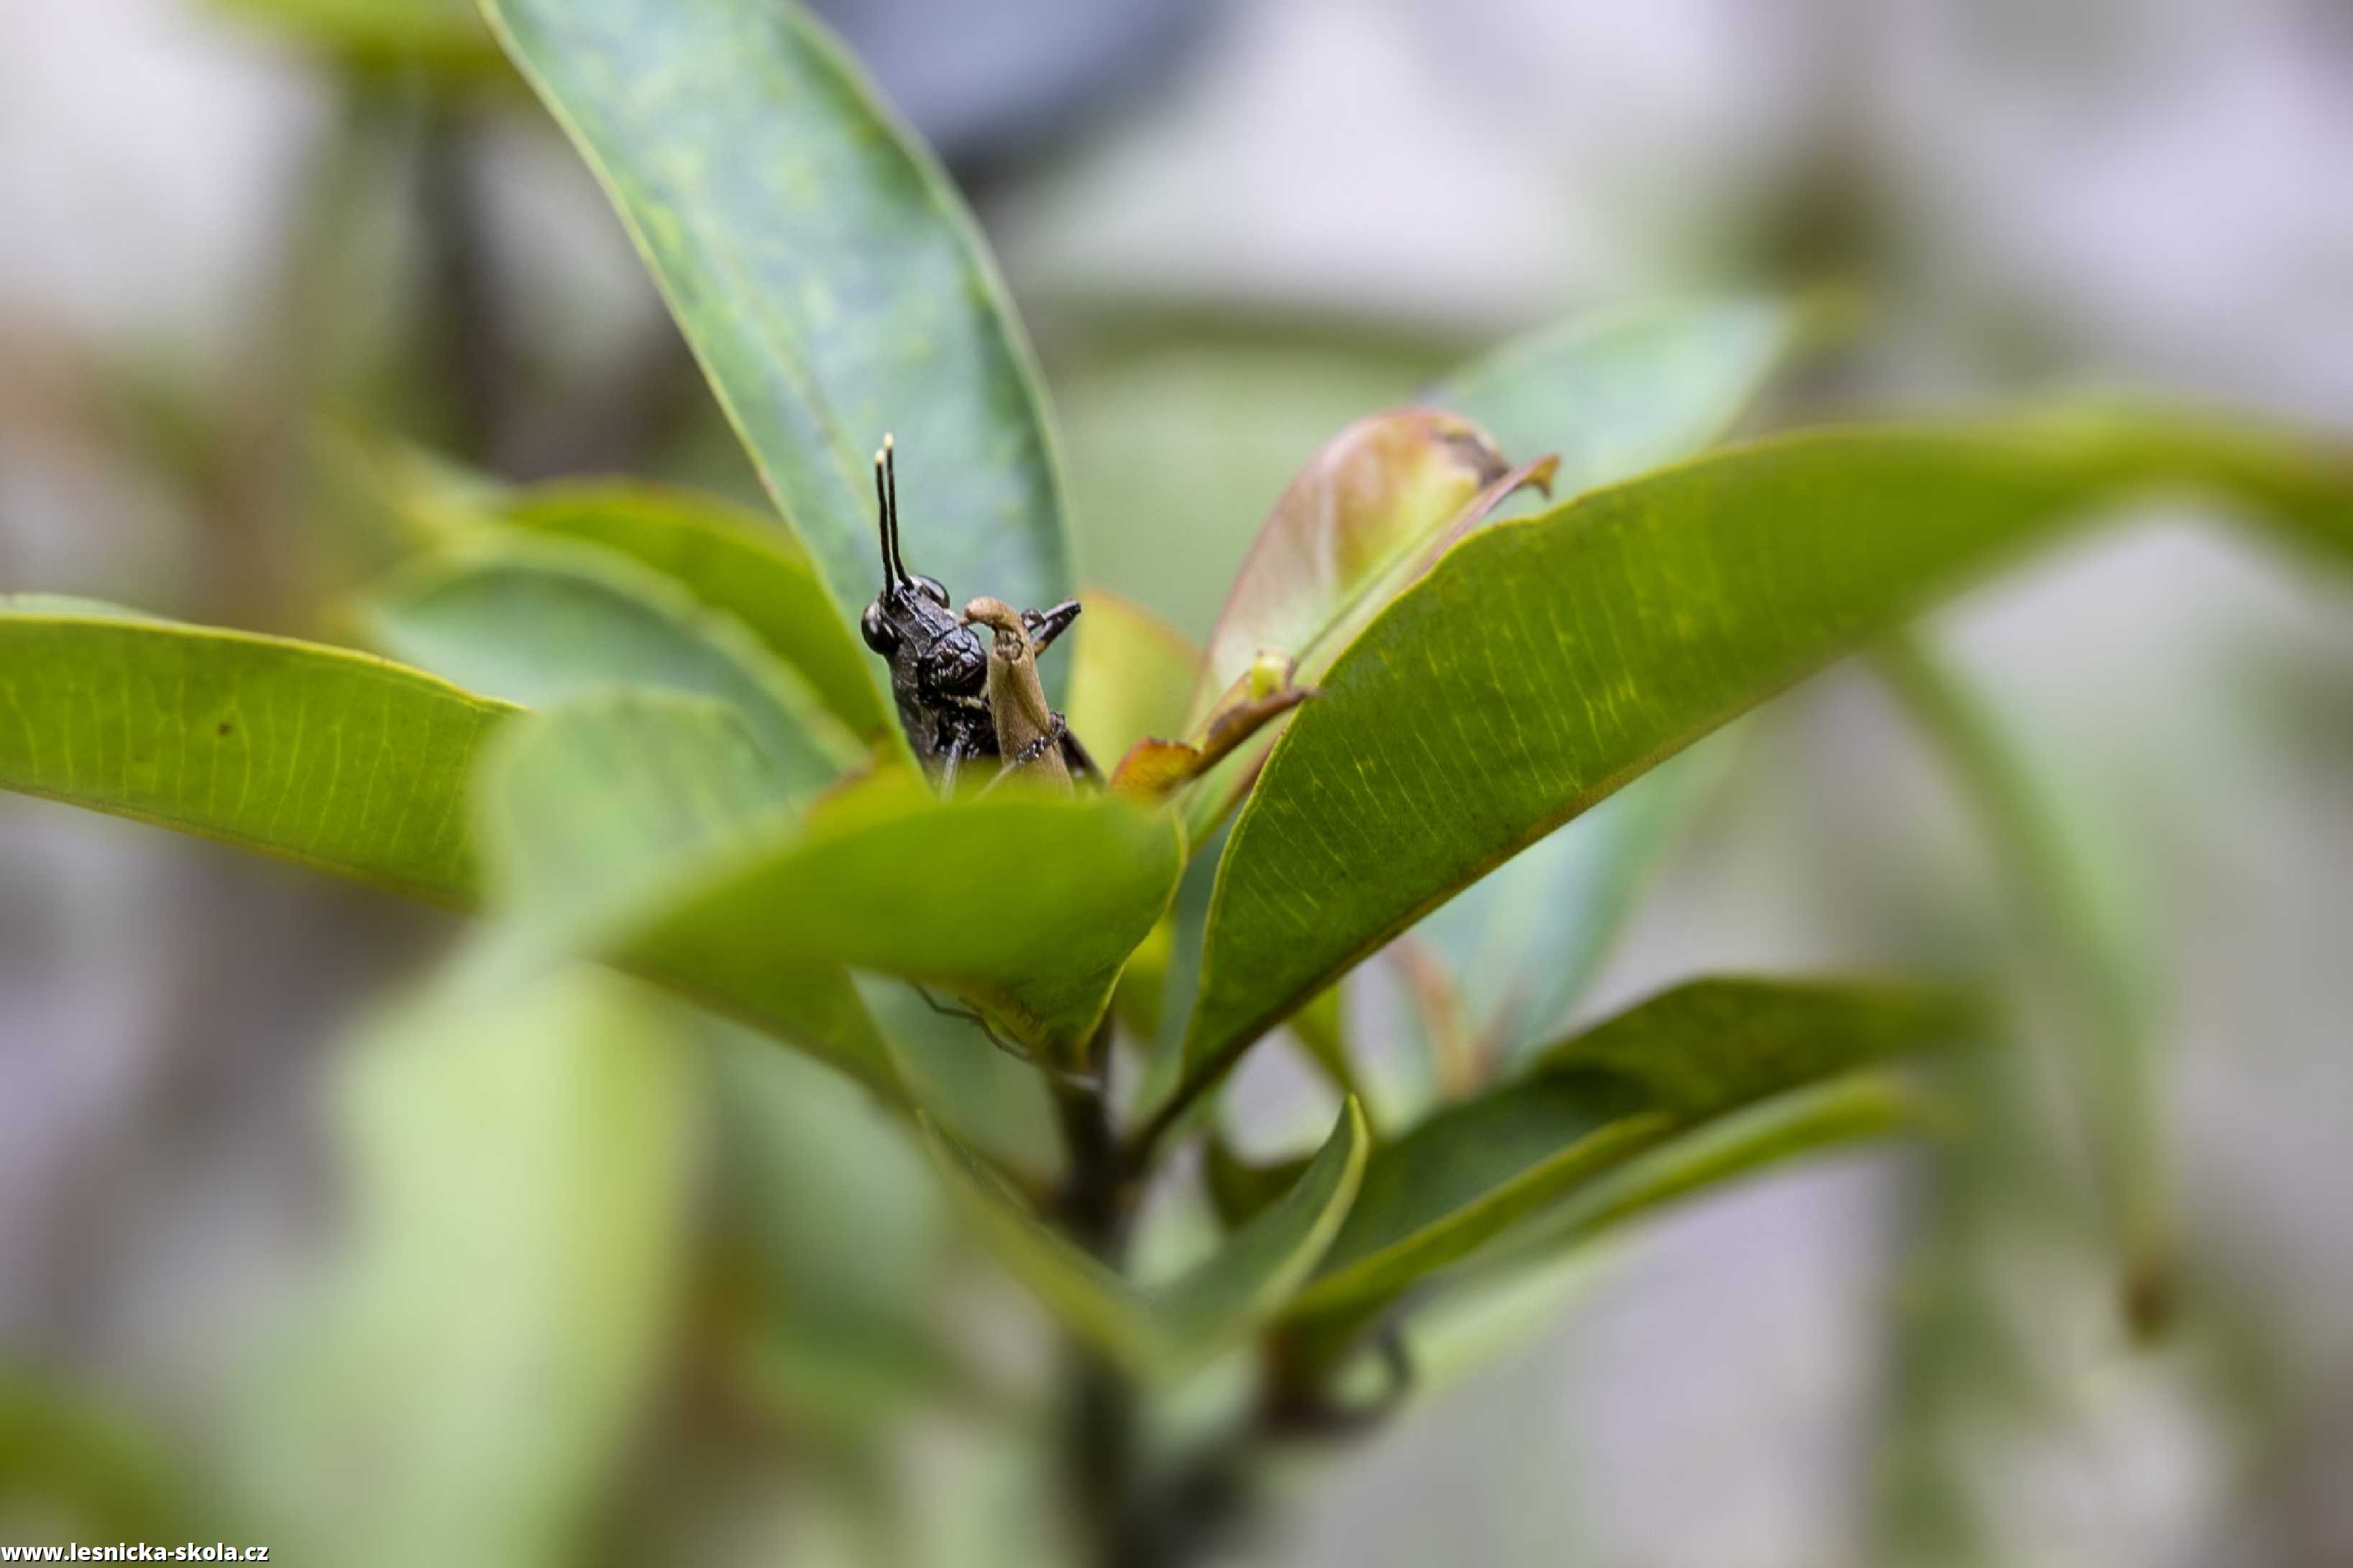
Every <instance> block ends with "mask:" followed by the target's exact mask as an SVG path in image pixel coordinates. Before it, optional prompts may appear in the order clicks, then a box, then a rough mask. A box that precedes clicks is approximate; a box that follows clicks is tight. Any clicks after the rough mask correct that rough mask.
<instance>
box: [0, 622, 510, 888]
mask: <svg viewBox="0 0 2353 1568" xmlns="http://www.w3.org/2000/svg"><path fill="white" fill-rule="evenodd" d="M513 712H514V710H513V709H512V708H511V707H509V706H508V705H507V704H505V703H503V702H497V701H491V700H486V699H483V698H480V697H476V696H473V695H471V694H470V693H468V692H464V691H460V690H459V689H457V688H456V687H454V686H451V685H449V684H448V683H447V682H446V681H443V680H441V679H438V678H437V677H434V676H431V675H427V674H426V673H424V672H423V671H421V670H416V669H408V668H403V667H401V666H399V665H396V664H390V663H387V662H385V660H383V659H380V658H375V657H374V656H372V655H369V654H363V653H353V652H350V651H349V650H347V649H343V648H334V647H322V646H319V645H317V644H312V643H301V642H292V641H288V640H286V639H284V638H280V637H257V636H250V635H247V634H244V633H237V632H225V631H215V630H211V629H208V628H205V627H199V626H181V625H178V624H175V623H173V622H169V621H156V620H147V619H143V618H141V617H137V616H132V615H130V614H128V613H127V612H112V613H105V614H91V613H72V614H62V615H60V614H44V613H38V612H26V611H10V612H5V613H0V787H5V788H8V789H12V790H16V791H18V792H20V793H22V794H26V795H46V796H48V797H49V798H51V799H54V800H62V801H69V802H71V803H72V804H74V805H83V806H89V807H90V808H92V809H93V810H98V811H105V812H111V813H112V814H114V815H115V816H128V817H134V818H136V819H138V820H139V821H142V822H152V823H154V824H156V825H158V826H164V827H173V828H177V829H179V830H180V831H181V832H184V833H195V834H200V835H202V836H204V837H208V838H217V839H221V840H223V841H224V842H227V843H230V844H237V845H242V846H244V847H248V848H252V849H260V850H264V851H266V852H268V853H270V854H274V855H280V856H283V857H285V858H288V859H290V860H298V861H301V862H302V863H303V864H305V865H310V866H315V867H318V868H322V869H324V870H329V871H333V872H336V873H338V874H340V875H343V876H346V877H352V878H356V879H359V880H361V881H364V882H373V883H375V884H377V885H378V886H381V887H385V888H389V889H394V890H396V891H399V892H405V893H409V894H413V895H415V896H417V897H419V898H425V899H429V900H434V901H436V902H438V903H445V904H462V903H465V902H468V901H470V900H471V898H472V897H473V895H474V891H475V882H476V878H475V869H474V858H473V853H472V849H471V847H470V836H469V834H468V831H467V827H468V823H467V814H466V809H465V799H466V781H467V776H468V773H469V772H470V769H471V768H472V765H473V762H474V759H475V757H476V755H477V754H478V753H479V752H480V749H481V747H482V744H483V742H485V740H486V739H487V738H488V737H489V736H490V734H491V731H493V730H494V729H496V728H498V727H499V726H500V725H501V723H502V722H503V721H506V720H507V719H508V718H510V717H511V716H512V714H513Z"/></svg>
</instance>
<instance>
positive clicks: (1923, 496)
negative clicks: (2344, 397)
mask: <svg viewBox="0 0 2353 1568" xmlns="http://www.w3.org/2000/svg"><path fill="white" fill-rule="evenodd" d="M2158 486H2182V487H2202V488H2205V489H2212V490H2216V491H2219V492H2220V493H2221V495H2222V496H2223V497H2224V498H2225V499H2227V500H2232V501H2235V502H2238V503H2241V504H2243V505H2246V506H2248V507H2251V508H2253V509H2254V510H2255V511H2256V512H2257V513H2258V515H2259V516H2261V517H2263V519H2264V520H2265V521H2273V522H2275V523H2278V524H2280V525H2282V526H2283V527H2284V528H2285V529H2286V530H2288V531H2291V532H2292V533H2293V534H2295V536H2296V537H2299V538H2303V539H2308V540H2312V541H2315V542H2321V543H2323V544H2327V545H2332V546H2335V547H2337V548H2344V547H2345V546H2346V544H2347V542H2348V540H2353V465H2347V464H2344V463H2342V462H2341V461H2340V460H2339V459H2338V458H2335V457H2333V456H2331V455H2329V454H2327V453H2324V452H2321V451H2316V450H2314V449H2312V448H2310V447H2300V446H2298V445H2297V444H2295V442H2294V441H2293V440H2290V439H2288V438H2285V437H2266V436H2264V435H2263V434H2262V433H2259V432H2249V431H2246V430H2243V429H2240V428H2236V427H2232V426H2227V425H2222V426H2217V425H2206V424H2200V423H2199V422H2197V421H2195V420H2192V419H2187V418H2168V417H2163V416H2147V415H2140V416H2135V415H2130V414H2119V415H2112V416H2104V417H2087V416H2072V417H2058V418H2046V419H2043V420H2040V421H2031V422H2024V423H2020V424H2015V425H2010V426H1982V427H1976V428H1958V429H1950V430H1937V431H1917V430H1885V431H1875V432H1855V431H1843V432H1841V431H1825V432H1816V433H1812V434H1808V435H1803V436H1798V437H1787V438H1782V439H1778V440H1774V441H1768V442H1760V443H1758V444H1757V445H1755V446H1752V447H1745V448H1740V449H1737V450H1733V451H1727V452H1725V453H1721V454H1718V455H1716V456H1714V457H1710V458H1701V459H1698V460H1696V461H1694V462H1691V463H1687V464H1684V465H1683V466H1682V467H1679V468H1668V469H1664V470H1662V471H1660V472H1658V473H1655V474H1652V475H1650V476H1648V477H1646V478H1643V479H1637V480H1633V481H1630V482H1628V483H1626V484H1622V485H1619V486H1615V487H1613V488H1610V489H1602V490H1597V491H1593V492H1590V493H1588V494H1587V495H1585V496H1583V497H1581V498H1579V499H1577V500H1574V501H1571V502H1569V503H1567V504H1566V505H1564V506H1561V507H1558V508H1556V509H1554V510H1551V511H1548V512H1546V513H1543V514H1540V515H1539V516H1536V517H1534V518H1529V519H1525V520H1520V521H1512V522H1506V523H1501V524H1498V525H1496V526H1494V527H1492V528H1489V529H1487V530H1485V531H1482V532H1480V533H1479V534H1477V535H1475V536H1473V537H1472V539H1470V540H1468V541H1466V542H1464V543H1463V544H1461V546H1459V547H1458V548H1456V549H1455V550H1454V551H1453V552H1451V554H1449V555H1448V556H1447V557H1446V559H1445V560H1443V561H1442V562H1440V563H1439V565H1438V566H1437V568H1436V569H1435V570H1434V571H1433V572H1431V574H1430V575H1429V576H1427V577H1425V578H1423V579H1422V580H1421V581H1420V582H1419V584H1416V585H1415V586H1413V587H1412V588H1410V589H1409V590H1407V591H1406V593H1405V594H1403V595H1401V596H1400V597H1399V598H1398V600H1397V601H1396V602H1395V603H1393V604H1392V605H1390V606H1389V607H1388V609H1387V610H1386V611H1385V612H1383V614H1382V615H1381V616H1380V617H1379V618H1378V619H1377V621H1375V622H1374V623H1373V625H1372V626H1370V627H1368V628H1367V629H1366V632H1365V633H1364V635H1363V636H1362V637H1359V638H1358V639H1357V640H1356V642H1355V643H1354V644H1352V645H1351V646H1350V647H1349V648H1348V649H1347V650H1346V652H1345V653H1344V654H1343V655H1342V656H1341V658H1340V659H1339V661H1338V662H1337V663H1336V664H1335V666H1334V667H1333V668H1332V671H1331V673H1330V674H1329V675H1328V676H1327V677H1325V678H1324V680H1323V681H1322V682H1321V684H1322V686H1323V688H1324V695H1323V697H1322V698H1321V699H1319V700H1317V701H1315V702H1313V703H1310V704H1308V705H1307V707H1306V708H1305V709H1304V710H1303V711H1302V713H1301V714H1300V715H1299V716H1298V717H1296V718H1294V719H1293V721H1292V723H1291V725H1290V727H1289V730H1288V731H1287V732H1286V734H1285V736H1284V738H1283V740H1282V742H1280V743H1279V744H1278V745H1277V747H1276V749H1275V751H1274V753H1273V755H1272V756H1271V758H1270V760H1269V762H1268V764H1267V769H1266V773H1265V775H1264V777H1263V778H1262V779H1261V782H1260V784H1259V786H1258V788H1257V789H1256V790H1255V791H1254V792H1253V793H1252V795H1251V796H1250V804H1249V805H1248V806H1247V807H1246V808H1245V810H1244V812H1243V815H1242V816H1241V818H1240V821H1239V822H1238V823H1237V824H1236V826H1235V828H1234V832H1233V834H1232V837H1231V838H1230V839H1229V842H1228V845H1227V849H1226V854H1225V858H1224V861H1223V864H1222V866H1221V867H1220V871H1219V879H1218V893H1217V899H1216V902H1215V905H1214V907H1213V908H1212V910H1211V913H1210V921H1209V931H1208V949H1207V955H1206V958H1205V961H1204V970H1203V981H1202V989H1201V998H1200V1003H1199V1005H1198V1009H1197V1011H1196V1013H1195V1016H1194V1019H1193V1024H1192V1028H1191V1034H1190V1038H1189V1041H1188V1045H1187V1058H1188V1073H1189V1074H1190V1075H1191V1076H1192V1077H1193V1079H1195V1081H1196V1082H1197V1083H1199V1082H1206V1081H1208V1079H1211V1078H1214V1077H1215V1076H1217V1075H1219V1074H1220V1073H1222V1072H1223V1071H1224V1070H1225V1068H1227V1067H1229V1066H1230V1064H1231V1063H1232V1061H1233V1059H1234V1058H1235V1057H1236V1056H1238V1055H1239V1054H1240V1051H1241V1050H1243V1049H1244V1048H1245V1047H1247V1046H1248V1045H1249V1043H1250V1041H1251V1040H1253V1039H1255V1038H1257V1037H1259V1035H1261V1033H1263V1032H1264V1031H1265V1029H1266V1028H1267V1027H1268V1026H1271V1024H1273V1023H1275V1022H1276V1021H1278V1020H1280V1019H1281V1018H1282V1016H1284V1015H1285V1014H1287V1013H1288V1012H1289V1011H1291V1009H1293V1007H1296V1006H1297V1005H1299V1004H1300V1002H1301V1001H1303V999H1304V998H1305V997H1307V996H1309V995H1311V994H1314V992H1315V991H1318V990H1320V989H1322V988H1323V987H1324V986H1325V985H1327V984H1330V983H1331V982H1332V981H1333V980H1334V979H1335V978H1336V977H1337V976H1338V975H1339V974H1340V973H1343V972H1345V970H1346V969H1348V968H1349V967H1350V966H1351V965H1353V964H1355V963H1356V962H1357V961H1358V960H1360V959H1362V958H1363V957H1364V956H1366V954H1367V953H1369V952H1372V951H1374V950H1375V949H1376V948H1377V947H1378V946H1379V945H1380V944H1381V943H1382V942H1385V941H1387V940H1388V938H1389V937H1390V936H1392V935H1394V934H1395V933H1396V932H1397V931H1400V930H1402V929H1403V928H1404V927H1405V926H1407V925H1409V924H1410V923H1411V922H1412V921H1415V920H1416V919H1418V918H1419V917H1420V916H1421V915H1422V914H1424V913H1426V912H1428V911H1429V910H1431V909H1433V908H1435V907H1436V906H1437V905H1438V904H1440V903H1441V902H1443V901H1444V900H1446V899H1447V898H1449V897H1451V895H1452V894H1454V893H1455V892H1456V891H1458V890H1460V889H1461V888H1463V887H1464V886H1466V885H1468V884H1469V883H1470V882H1472V881H1474V880H1476V879H1478V878H1479V877H1480V876H1482V875H1483V874H1485V873H1486V872H1487V871H1489V870H1491V869H1493V868H1494V867H1495V866H1497V865H1499V864H1501V863H1502V862H1503V861H1504V860H1505V859H1508V858H1510V857H1511V856H1513V855H1514V854H1516V853H1517V852H1518V851H1520V850H1521V849H1523V848H1525V847H1527V846H1528V845H1529V844H1531V843H1533V842H1535V840H1536V839H1538V838H1540V837H1543V836H1544V835H1545V834H1546V833H1547V832H1549V831H1551V830H1552V829H1553V828H1554V827H1556V826H1558V825H1559V824H1560V823H1562V822H1564V821H1566V820H1567V819H1568V818H1569V817H1571V816H1576V815H1577V813H1578V812H1580V811H1582V810H1584V809H1585V808H1586V807H1588V806H1589V805H1592V804H1594V803H1595V802H1596V801H1598V800H1599V799H1601V798H1602V797H1604V796H1606V795H1609V794H1610V793H1611V792H1613V791H1614V790H1616V789H1617V788H1618V787H1620V785H1622V784H1625V783H1627V782H1628V781H1629V780H1630V779H1632V778H1634V777H1636V776H1639V775H1640V774H1641V773H1643V772H1645V771H1647V770H1648V769H1649V768H1651V767H1652V766H1654V765H1656V763H1658V762H1659V761H1660V760H1662V758H1664V757H1666V756H1668V755H1671V754H1672V753H1673V752H1676V751H1679V750H1681V749H1682V748H1683V746H1685V745H1687V744H1689V743H1690V742H1692V741H1694V740H1695V739H1697V738H1698V737H1699V736H1700V735H1703V734H1704V733H1706V732H1707V731H1709V730H1712V729H1714V728H1715V727H1716V726H1717V725H1719V724H1722V723H1723V722H1725V721H1726V720H1728V719H1730V718H1732V717H1733V716H1735V715H1736V714H1737V713H1739V712H1742V711H1744V710H1746V709H1747V708H1749V707H1751V706H1754V705H1755V704H1756V703H1757V702H1759V701H1761V700H1764V699H1766V698H1767V697H1769V696H1772V695H1773V694H1775V693H1776V692H1778V691H1779V690H1781V689H1783V688H1785V687H1787V686H1788V685H1790V684H1791V683H1792V682H1794V681H1796V680H1799V679H1802V678H1803V677H1805V676H1806V675H1808V674H1810V673H1812V672H1813V671H1814V670H1816V669H1818V668H1821V667H1822V666H1823V665H1824V664H1826V663H1828V662H1830V661H1831V660H1832V659H1834V658H1838V657H1839V656H1840V655H1841V654H1843V653H1845V652H1847V651H1848V650H1850V649H1851V648H1852V647H1855V646H1857V645H1858V644H1859V643H1861V642H1862V641H1864V640H1866V639H1868V638H1870V637H1873V636H1875V635H1879V634H1882V633H1883V632H1885V631H1886V630H1888V629H1890V628H1891V627H1893V626H1896V625H1898V624H1900V623H1901V622H1902V621H1903V620H1904V619H1905V618H1906V617H1908V616H1911V615H1913V614H1915V613H1916V612H1917V611H1919V610H1921V609H1923V608H1925V607H1926V605H1929V604H1931V603H1933V602H1934V601H1935V600H1936V599H1937V598H1939V597H1941V596H1943V595H1948V594H1950V593H1952V592H1954V591H1956V590H1957V589H1958V588H1959V587H1961V586H1963V585H1964V584H1968V583H1969V582H1971V581H1974V580H1975V579H1976V578H1978V577H1979V576H1981V575H1982V574H1985V573H1986V572H1988V571H1989V570H1991V569H1992V568H1994V567H1996V566H1998V565H2000V564H2002V563H2005V562H2007V561H2009V560H2010V559H2012V558H2014V557H2015V556H2017V555H2018V554H2020V553H2021V552H2023V551H2024V550H2026V549H2027V548H2029V547H2031V546H2032V545H2035V544H2039V543H2042V542H2047V541H2048V540H2049V539H2051V538H2052V537H2053V536H2054V535H2055V534H2056V533H2057V532H2058V531H2060V529H2061V528H2062V527H2063V525H2064V524H2066V523H2069V522H2071V521H2077V520H2080V519H2082V518H2083V517H2084V515H2085V514H2086V513H2088V512H2089V511H2090V510H2093V509H2094V508H2095V507H2098V506H2102V505H2111V506H2112V505H2114V504H2116V503H2118V502H2121V501H2123V500H2128V499H2130V498H2131V497H2132V496H2134V495H2136V494H2138V493H2142V492H2145V491H2147V490H2148V489H2152V488H2154V487H2158ZM1302 889H1314V890H1317V896H1309V897H1303V896H1302ZM1327 889H1328V890H1329V895H1330V896H1322V894H1323V890H1327Z"/></svg>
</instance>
